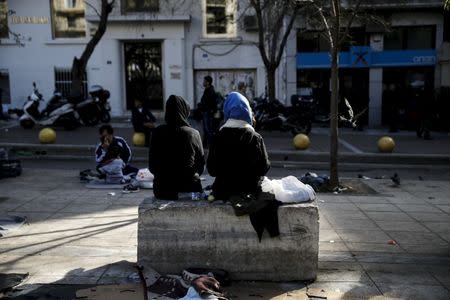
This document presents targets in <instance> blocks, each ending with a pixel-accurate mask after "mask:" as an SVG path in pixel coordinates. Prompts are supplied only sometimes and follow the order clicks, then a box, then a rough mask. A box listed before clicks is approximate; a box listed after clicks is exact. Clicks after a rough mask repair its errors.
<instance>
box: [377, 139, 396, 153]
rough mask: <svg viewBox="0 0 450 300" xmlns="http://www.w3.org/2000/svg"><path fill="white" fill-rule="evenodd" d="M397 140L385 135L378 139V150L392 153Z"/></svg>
mask: <svg viewBox="0 0 450 300" xmlns="http://www.w3.org/2000/svg"><path fill="white" fill-rule="evenodd" d="M394 148H395V142H394V140H393V139H392V138H391V137H389V136H383V137H381V138H380V139H379V140H378V150H379V151H380V152H383V153H390V152H392V151H394Z"/></svg>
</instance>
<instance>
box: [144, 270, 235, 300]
mask: <svg viewBox="0 0 450 300" xmlns="http://www.w3.org/2000/svg"><path fill="white" fill-rule="evenodd" d="M230 282H231V280H230V277H229V274H228V272H227V271H225V270H222V269H204V268H188V269H185V270H183V272H182V274H181V276H177V275H161V276H159V277H158V278H157V279H156V281H155V282H154V283H153V284H151V285H150V286H148V288H147V291H148V292H149V293H152V294H156V295H160V296H164V297H165V299H180V300H201V299H209V300H223V299H227V298H226V297H225V294H224V292H223V290H222V286H227V285H229V284H230Z"/></svg>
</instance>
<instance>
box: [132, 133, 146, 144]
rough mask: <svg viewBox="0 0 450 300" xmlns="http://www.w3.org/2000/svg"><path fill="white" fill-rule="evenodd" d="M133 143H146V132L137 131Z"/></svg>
mask: <svg viewBox="0 0 450 300" xmlns="http://www.w3.org/2000/svg"><path fill="white" fill-rule="evenodd" d="M133 144H134V145H135V146H144V145H145V134H143V133H142V132H135V133H134V134H133Z"/></svg>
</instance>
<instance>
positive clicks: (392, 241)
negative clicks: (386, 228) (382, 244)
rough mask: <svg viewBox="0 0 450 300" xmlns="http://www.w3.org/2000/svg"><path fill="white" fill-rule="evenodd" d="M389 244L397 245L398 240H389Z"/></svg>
mask: <svg viewBox="0 0 450 300" xmlns="http://www.w3.org/2000/svg"><path fill="white" fill-rule="evenodd" d="M388 244H389V245H397V242H396V241H395V240H389V241H388Z"/></svg>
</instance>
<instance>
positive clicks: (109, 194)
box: [108, 192, 116, 196]
mask: <svg viewBox="0 0 450 300" xmlns="http://www.w3.org/2000/svg"><path fill="white" fill-rule="evenodd" d="M115 195H116V193H114V192H109V193H108V196H115Z"/></svg>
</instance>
